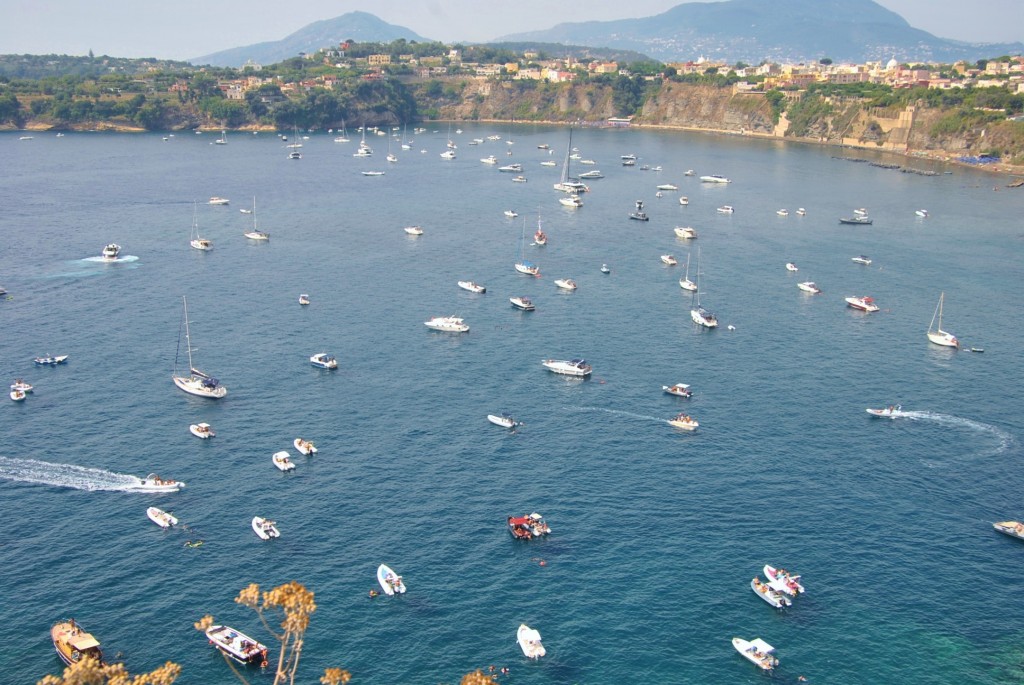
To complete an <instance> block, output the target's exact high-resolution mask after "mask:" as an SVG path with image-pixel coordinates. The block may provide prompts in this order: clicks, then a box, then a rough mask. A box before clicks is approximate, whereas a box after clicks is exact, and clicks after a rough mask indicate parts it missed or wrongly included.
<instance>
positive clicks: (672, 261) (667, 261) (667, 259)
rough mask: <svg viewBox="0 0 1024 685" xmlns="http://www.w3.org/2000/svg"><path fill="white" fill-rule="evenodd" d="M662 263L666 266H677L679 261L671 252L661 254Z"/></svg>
mask: <svg viewBox="0 0 1024 685" xmlns="http://www.w3.org/2000/svg"><path fill="white" fill-rule="evenodd" d="M661 263H662V264H664V265H666V266H675V265H676V264H678V263H679V262H678V261H677V260H676V258H675V257H673V256H672V255H670V254H663V255H661Z"/></svg>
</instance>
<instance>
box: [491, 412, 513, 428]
mask: <svg viewBox="0 0 1024 685" xmlns="http://www.w3.org/2000/svg"><path fill="white" fill-rule="evenodd" d="M487 420H488V421H490V422H491V423H493V424H494V425H495V426H501V427H502V428H515V427H516V426H517V425H519V424H518V422H517V421H516V420H515V419H513V418H512V417H511V416H499V415H498V414H488V415H487Z"/></svg>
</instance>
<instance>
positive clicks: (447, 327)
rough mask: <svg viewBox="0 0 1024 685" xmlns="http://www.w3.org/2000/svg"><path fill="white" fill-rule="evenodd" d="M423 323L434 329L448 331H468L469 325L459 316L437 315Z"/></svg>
mask: <svg viewBox="0 0 1024 685" xmlns="http://www.w3.org/2000/svg"><path fill="white" fill-rule="evenodd" d="M423 325H424V326H426V327H427V328H429V329H431V330H433V331H443V332H446V333H466V332H467V331H469V325H468V324H466V322H465V321H463V320H462V319H460V318H459V317H457V316H435V317H434V318H432V319H428V320H426V321H424V322H423Z"/></svg>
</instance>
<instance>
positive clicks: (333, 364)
mask: <svg viewBox="0 0 1024 685" xmlns="http://www.w3.org/2000/svg"><path fill="white" fill-rule="evenodd" d="M309 363H310V364H312V365H313V366H316V367H319V368H321V369H336V368H338V360H337V359H335V358H334V357H332V356H330V355H329V354H327V353H326V352H319V353H317V354H314V355H313V356H312V357H310V358H309Z"/></svg>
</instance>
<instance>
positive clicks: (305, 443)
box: [292, 438, 318, 457]
mask: <svg viewBox="0 0 1024 685" xmlns="http://www.w3.org/2000/svg"><path fill="white" fill-rule="evenodd" d="M292 445H293V446H294V447H295V449H297V450H298V451H299V452H300V453H301V454H304V455H306V456H307V457H308V456H310V455H313V454H316V453H317V451H318V450H317V449H316V445H314V444H313V441H312V440H303V439H302V438H295V439H294V440H292Z"/></svg>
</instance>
